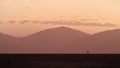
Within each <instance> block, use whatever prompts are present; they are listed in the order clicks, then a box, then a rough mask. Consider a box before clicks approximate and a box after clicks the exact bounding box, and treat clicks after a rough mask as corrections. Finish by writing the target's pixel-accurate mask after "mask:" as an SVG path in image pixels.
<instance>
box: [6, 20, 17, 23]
mask: <svg viewBox="0 0 120 68" xmlns="http://www.w3.org/2000/svg"><path fill="white" fill-rule="evenodd" d="M8 23H11V24H14V23H16V21H14V20H10V21H8Z"/></svg>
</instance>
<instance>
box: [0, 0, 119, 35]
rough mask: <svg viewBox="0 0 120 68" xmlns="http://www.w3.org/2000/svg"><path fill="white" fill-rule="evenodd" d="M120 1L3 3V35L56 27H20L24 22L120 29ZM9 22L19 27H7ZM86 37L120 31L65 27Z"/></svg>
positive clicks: (29, 0) (11, 0) (0, 5)
mask: <svg viewBox="0 0 120 68" xmlns="http://www.w3.org/2000/svg"><path fill="white" fill-rule="evenodd" d="M119 18H120V0H0V22H1V23H0V32H3V33H7V34H10V35H14V36H24V35H28V34H31V33H34V32H37V31H40V30H44V29H47V28H53V27H57V26H60V25H54V24H33V23H27V24H19V23H18V22H19V21H23V20H31V21H32V20H37V21H41V20H42V21H44V20H61V19H62V20H67V21H68V20H78V21H79V20H81V19H90V20H91V21H92V22H93V21H94V20H97V21H94V22H97V23H98V22H99V23H111V24H115V25H117V26H120V19H119ZM9 20H12V21H16V22H17V23H15V24H11V23H6V22H8V21H9ZM91 21H90V22H89V23H91ZM62 26H67V27H71V28H74V29H78V30H82V31H85V32H87V33H96V32H100V31H103V30H108V29H116V28H119V27H101V26H74V25H64V24H63V25H62Z"/></svg>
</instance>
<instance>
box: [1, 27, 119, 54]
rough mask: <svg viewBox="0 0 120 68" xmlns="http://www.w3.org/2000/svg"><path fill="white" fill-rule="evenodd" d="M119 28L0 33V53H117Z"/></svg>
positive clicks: (63, 28)
mask: <svg viewBox="0 0 120 68" xmlns="http://www.w3.org/2000/svg"><path fill="white" fill-rule="evenodd" d="M119 35H120V29H115V30H107V31H103V32H99V33H96V34H93V35H91V34H87V33H85V32H82V31H78V30H74V29H72V28H69V27H63V26H62V27H57V28H51V29H46V30H43V31H39V32H37V33H34V34H31V35H29V36H26V37H22V38H16V37H12V36H9V35H7V34H3V33H1V34H0V53H86V52H90V53H120V46H119V45H120V42H119V40H120V36H119Z"/></svg>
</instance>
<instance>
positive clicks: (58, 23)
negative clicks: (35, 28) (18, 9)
mask: <svg viewBox="0 0 120 68" xmlns="http://www.w3.org/2000/svg"><path fill="white" fill-rule="evenodd" d="M39 23H40V24H53V25H72V26H97V27H119V26H117V25H115V24H112V23H97V22H72V21H64V22H62V21H42V22H39Z"/></svg>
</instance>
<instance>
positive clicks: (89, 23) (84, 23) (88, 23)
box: [0, 19, 120, 27]
mask: <svg viewBox="0 0 120 68" xmlns="http://www.w3.org/2000/svg"><path fill="white" fill-rule="evenodd" d="M82 20H84V21H55V20H54V21H50V20H49V21H31V20H23V21H20V22H18V23H20V24H26V23H33V24H37V23H39V24H52V25H72V26H94V27H96V26H97V27H120V26H118V25H116V24H112V23H100V22H98V21H95V22H92V21H90V20H91V19H82ZM88 20H89V21H88ZM96 20H97V19H96ZM0 23H3V22H2V21H0ZM8 23H11V24H14V23H17V22H16V21H14V20H10V21H8Z"/></svg>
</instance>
